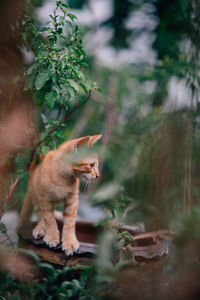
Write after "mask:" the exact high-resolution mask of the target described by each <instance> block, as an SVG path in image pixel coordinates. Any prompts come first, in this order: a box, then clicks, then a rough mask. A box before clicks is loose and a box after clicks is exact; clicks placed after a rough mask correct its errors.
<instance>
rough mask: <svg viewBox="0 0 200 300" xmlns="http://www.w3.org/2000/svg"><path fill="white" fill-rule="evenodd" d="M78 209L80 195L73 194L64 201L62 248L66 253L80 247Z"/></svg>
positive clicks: (69, 253)
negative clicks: (77, 233)
mask: <svg viewBox="0 0 200 300" xmlns="http://www.w3.org/2000/svg"><path fill="white" fill-rule="evenodd" d="M77 209H78V195H74V194H72V195H71V196H70V197H68V199H66V200H65V203H64V213H63V217H64V218H63V231H62V249H63V251H64V252H65V254H66V255H71V254H73V252H76V251H77V250H78V248H79V242H78V240H77V238H76V233H75V223H76V214H77Z"/></svg>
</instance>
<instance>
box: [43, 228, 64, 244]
mask: <svg viewBox="0 0 200 300" xmlns="http://www.w3.org/2000/svg"><path fill="white" fill-rule="evenodd" d="M43 241H44V242H45V243H46V244H47V245H48V246H49V247H50V248H54V247H56V246H57V245H58V244H59V243H60V238H59V234H56V233H50V232H48V233H47V234H46V235H45V236H44V239H43Z"/></svg>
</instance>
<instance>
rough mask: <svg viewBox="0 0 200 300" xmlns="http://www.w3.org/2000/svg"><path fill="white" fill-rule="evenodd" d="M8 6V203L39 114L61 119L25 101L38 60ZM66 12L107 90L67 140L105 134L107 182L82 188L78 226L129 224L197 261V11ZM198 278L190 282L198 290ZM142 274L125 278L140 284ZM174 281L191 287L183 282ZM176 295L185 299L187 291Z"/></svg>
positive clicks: (123, 7)
mask: <svg viewBox="0 0 200 300" xmlns="http://www.w3.org/2000/svg"><path fill="white" fill-rule="evenodd" d="M11 2H12V1H11V0H10V1H6V4H5V3H1V4H0V12H1V18H0V37H1V38H0V60H1V74H0V101H1V102H0V117H1V131H0V139H1V143H2V146H1V149H0V158H1V161H2V163H1V174H0V175H1V187H0V188H1V194H0V197H1V200H2V201H3V200H4V199H5V197H6V194H7V191H8V186H9V185H10V183H12V182H14V179H15V178H16V175H17V174H18V170H19V169H20V167H21V166H23V163H24V162H23V159H25V158H24V157H26V155H27V152H28V151H29V149H30V148H31V145H32V143H33V140H34V137H35V135H37V133H38V132H40V130H41V129H42V128H43V127H44V124H43V123H42V121H41V120H40V119H39V117H38V115H39V113H40V110H42V111H43V113H45V114H46V115H47V116H48V118H49V119H51V118H52V117H53V116H54V112H53V111H52V112H49V110H48V109H47V108H46V107H42V108H41V109H34V108H33V107H34V105H33V102H32V95H31V93H24V92H23V84H22V83H21V82H23V67H24V66H27V65H29V64H30V63H31V62H32V60H33V58H34V56H33V53H31V52H26V51H25V48H24V46H23V42H22V41H21V38H20V35H18V34H17V33H21V32H22V31H23V28H21V27H20V25H19V24H20V20H21V18H22V14H21V12H22V11H23V3H22V2H21V1H15V4H14V7H13V3H11ZM32 4H33V6H34V9H33V17H34V18H35V21H36V23H37V24H38V25H39V24H41V23H42V24H44V25H45V22H46V21H47V19H48V15H49V14H50V13H52V10H53V7H54V5H55V2H54V1H32ZM69 5H70V7H72V8H73V10H74V13H75V14H76V15H77V16H78V21H77V23H78V25H79V26H80V28H81V32H82V37H83V43H84V47H85V50H86V54H87V63H88V64H89V68H88V69H87V70H86V72H87V75H88V77H89V78H90V80H91V81H96V82H97V83H98V86H99V87H100V88H101V89H102V94H97V93H96V94H94V93H93V95H92V99H91V100H90V101H89V102H88V103H87V104H86V105H84V106H83V107H81V108H80V109H79V110H78V111H77V112H76V114H74V115H73V117H72V118H71V119H70V120H69V122H68V123H67V129H66V130H65V132H64V136H65V139H70V138H74V137H79V136H82V135H88V134H89V135H92V134H97V133H102V134H103V139H102V142H101V146H100V147H99V149H98V151H99V156H100V161H101V166H100V168H101V174H102V175H101V179H100V180H99V182H98V183H97V184H96V185H95V186H94V187H91V188H90V189H89V190H87V191H84V189H82V188H81V194H80V209H79V217H80V218H84V219H87V220H89V219H91V220H95V221H97V220H100V218H102V217H103V216H107V215H109V216H111V217H112V218H114V219H116V220H118V221H119V222H122V223H125V224H129V225H135V224H137V222H142V223H144V225H145V226H146V229H147V230H156V229H162V228H170V229H173V230H174V231H176V232H177V239H176V245H177V248H178V250H180V249H181V251H182V252H181V254H180V256H179V259H178V260H177V261H176V262H179V260H181V259H182V258H183V257H184V260H185V259H186V258H192V259H193V262H194V261H195V262H196V261H198V262H199V254H200V253H199V243H200V239H199V224H200V222H199V220H200V206H199V196H200V192H199V178H200V160H199V144H200V134H199V125H200V118H199V116H200V106H199V84H200V78H199V74H200V73H199V61H200V60H199V36H200V34H199V33H200V18H199V13H200V4H199V2H198V1H197V0H193V1H186V0H180V1H176V2H174V1H166V0H158V1H142V0H141V1H140V0H137V1H131V0H124V1H120V0H90V1H89V0H88V1H78V0H76V1H75V0H74V1H69ZM21 8H22V9H21ZM30 112H31V113H30ZM17 126H18V127H17ZM27 130H29V131H30V130H31V132H32V133H31V135H30V134H29V135H28V137H27ZM8 136H9V137H11V139H12V141H11V142H10V141H8V139H7V137H8ZM13 141H14V142H13ZM8 153H10V154H9V157H8V158H7V154H8ZM5 160H6V162H7V164H4V161H5ZM27 179H28V174H27V173H24V175H22V176H21V179H20V182H19V185H18V187H17V189H16V191H15V193H14V194H13V196H12V199H11V201H10V202H9V205H8V206H7V207H6V210H7V211H8V213H7V222H10V221H9V220H10V219H8V215H9V213H10V211H11V210H12V211H13V210H15V211H19V209H20V207H21V204H22V202H23V199H24V195H25V193H26V188H27ZM11 219H13V217H12V216H11ZM4 220H5V222H6V214H4ZM16 222H17V214H16ZM188 245H189V246H190V247H189V248H188ZM191 249H192V250H191ZM169 266H170V265H167V267H166V268H168V267H169ZM167 270H168V271H169V273H170V270H172V269H170V267H169V268H168V269H167ZM188 270H189V271H191V272H192V270H191V269H190V267H189V269H187V268H186V269H184V270H183V271H182V269H179V271H178V274H179V275H180V274H182V273H183V274H187V272H188ZM134 272H135V271H134ZM198 272H199V269H198V270H197V272H196V273H195V272H194V273H192V274H193V275H194V280H193V281H192V282H193V283H194V287H193V288H194V290H195V291H196V285H195V282H196V281H195V280H196V278H197V277H196V274H198ZM136 273H137V272H136ZM136 275H137V274H131V275H130V276H129V275H127V276H128V278H132V279H131V280H135V277H136ZM131 276H132V277H131ZM180 277H181V276H179V278H180ZM186 278H187V276H186ZM119 280H122V279H119ZM182 280H183V281H182ZM177 282H178V284H180V285H181V284H182V285H183V286H184V276H183V279H180V281H177ZM189 288H190V287H189ZM174 293H176V291H175V287H174ZM177 293H179V292H177ZM122 294H123V293H122ZM178 295H179V297H180V299H183V296H184V295H186V292H185V291H184V290H181V291H180V294H178ZM180 295H181V296H180ZM177 297H178V296H177ZM176 299H178V298H176ZM185 299H187V297H186V298H185Z"/></svg>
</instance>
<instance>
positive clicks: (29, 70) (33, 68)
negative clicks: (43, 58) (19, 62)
mask: <svg viewBox="0 0 200 300" xmlns="http://www.w3.org/2000/svg"><path fill="white" fill-rule="evenodd" d="M39 65H40V64H39V62H34V63H33V64H32V65H31V66H30V67H29V68H28V70H27V74H28V75H31V74H32V73H33V71H35V70H36V69H37V68H38V66H39Z"/></svg>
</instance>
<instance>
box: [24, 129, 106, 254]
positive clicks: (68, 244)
mask: <svg viewBox="0 0 200 300" xmlns="http://www.w3.org/2000/svg"><path fill="white" fill-rule="evenodd" d="M101 136H102V135H101V134H98V135H94V136H85V137H81V138H78V139H74V140H69V141H67V142H65V143H63V144H62V145H61V146H60V147H58V148H57V149H56V150H54V151H50V152H48V153H47V154H46V156H45V157H44V158H43V160H42V162H41V164H40V165H39V166H37V167H36V168H35V169H34V170H33V171H32V172H30V179H29V184H28V191H27V194H26V197H25V201H24V205H23V207H22V210H21V214H20V219H19V226H18V230H19V231H20V229H21V228H23V227H24V226H26V225H25V224H26V221H27V219H28V218H29V216H30V214H31V211H32V205H33V207H34V210H35V211H36V213H37V216H38V222H37V226H36V227H35V228H34V230H33V237H34V238H35V239H38V238H43V241H44V242H45V243H46V244H47V245H48V246H49V247H56V246H57V245H58V244H59V243H60V235H59V230H58V227H57V223H56V220H55V217H54V205H56V204H58V203H60V202H64V212H63V230H62V250H63V251H64V252H65V254H66V255H72V254H73V253H74V252H76V251H77V250H78V248H79V242H78V240H77V238H76V234H75V222H76V214H77V209H78V193H79V181H80V180H83V181H85V182H88V181H91V180H93V179H96V178H98V177H99V176H100V174H99V170H98V165H99V161H98V157H97V154H96V153H92V154H90V155H86V156H85V155H84V156H83V157H82V158H79V157H78V158H77V159H75V161H73V159H71V157H73V155H76V153H80V155H81V151H80V150H77V149H78V148H79V147H81V148H82V149H84V147H82V146H87V148H88V146H89V148H90V146H92V145H93V144H94V143H96V142H97V141H98V140H99V139H100V138H101ZM89 148H88V149H89ZM80 155H79V156H80Z"/></svg>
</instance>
